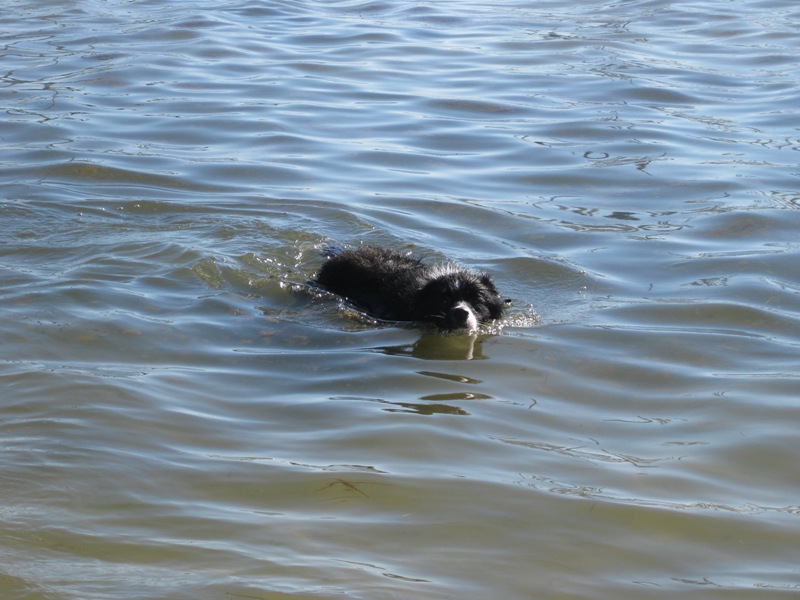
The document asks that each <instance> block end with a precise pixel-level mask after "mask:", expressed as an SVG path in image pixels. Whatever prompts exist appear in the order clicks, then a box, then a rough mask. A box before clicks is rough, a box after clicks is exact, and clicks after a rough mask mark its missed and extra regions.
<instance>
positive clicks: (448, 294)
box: [414, 271, 503, 331]
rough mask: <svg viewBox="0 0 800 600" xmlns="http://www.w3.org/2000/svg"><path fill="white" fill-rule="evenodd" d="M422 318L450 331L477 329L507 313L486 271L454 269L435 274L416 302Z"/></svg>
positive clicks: (415, 306)
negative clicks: (504, 312)
mask: <svg viewBox="0 0 800 600" xmlns="http://www.w3.org/2000/svg"><path fill="white" fill-rule="evenodd" d="M414 310H415V312H416V314H417V315H418V318H419V319H420V320H423V321H428V322H430V323H433V324H434V325H436V326H437V327H439V328H441V329H445V330H449V331H453V330H468V331H474V330H476V329H477V328H478V326H480V325H481V324H483V323H485V322H486V321H489V320H491V319H498V318H500V317H501V316H502V315H503V300H502V299H501V298H500V295H499V294H498V292H497V288H495V286H494V283H493V282H492V280H491V278H490V277H489V276H488V275H486V274H484V273H473V272H471V271H453V272H449V273H443V274H440V275H437V276H435V277H433V278H432V279H431V280H430V281H428V282H427V283H426V284H425V286H424V287H423V288H422V289H421V290H420V291H419V293H418V294H417V296H416V299H415V303H414Z"/></svg>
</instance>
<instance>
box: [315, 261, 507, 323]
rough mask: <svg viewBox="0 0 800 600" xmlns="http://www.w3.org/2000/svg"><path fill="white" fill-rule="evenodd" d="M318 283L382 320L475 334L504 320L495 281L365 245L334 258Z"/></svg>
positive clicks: (322, 270)
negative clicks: (474, 332) (429, 325)
mask: <svg viewBox="0 0 800 600" xmlns="http://www.w3.org/2000/svg"><path fill="white" fill-rule="evenodd" d="M315 281H316V283H317V284H318V285H319V286H321V287H323V288H325V289H326V290H328V291H329V292H333V293H334V294H337V295H339V296H343V297H344V298H345V299H347V300H348V301H350V302H351V303H352V304H354V305H355V306H357V307H358V308H361V309H363V310H364V311H365V312H366V313H368V314H370V315H372V316H373V317H376V318H379V319H385V320H389V321H422V322H426V323H430V324H433V325H435V326H436V327H438V328H439V329H442V330H445V331H475V330H477V329H478V327H479V326H480V325H482V324H483V323H486V322H487V321H489V320H491V319H499V318H500V317H501V316H502V315H503V308H504V304H505V303H504V301H503V300H502V299H501V298H500V295H499V293H498V292H497V288H496V287H495V285H494V282H493V281H492V279H491V277H490V276H489V275H488V274H486V273H476V272H474V271H469V270H466V269H462V268H460V267H458V266H456V265H453V264H443V265H428V264H425V263H424V262H423V261H421V260H420V259H419V258H416V257H414V256H412V255H410V254H402V253H400V252H397V251H395V250H390V249H387V248H379V247H377V246H362V247H360V248H357V249H355V250H347V251H344V252H341V253H339V254H334V255H333V256H331V258H330V259H329V260H328V261H327V262H326V263H325V264H324V265H323V266H322V269H321V270H320V272H319V273H318V274H317V277H316V280H315Z"/></svg>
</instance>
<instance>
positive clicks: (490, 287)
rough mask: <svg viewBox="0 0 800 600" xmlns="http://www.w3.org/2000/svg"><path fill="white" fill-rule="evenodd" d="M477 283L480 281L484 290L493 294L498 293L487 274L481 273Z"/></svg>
mask: <svg viewBox="0 0 800 600" xmlns="http://www.w3.org/2000/svg"><path fill="white" fill-rule="evenodd" d="M478 281H480V282H481V283H482V284H483V285H485V286H486V288H487V289H488V290H489V291H490V292H492V293H493V294H497V293H498V292H497V288H496V287H495V286H494V281H492V278H491V277H490V276H489V274H488V273H481V276H480V279H479V280H478Z"/></svg>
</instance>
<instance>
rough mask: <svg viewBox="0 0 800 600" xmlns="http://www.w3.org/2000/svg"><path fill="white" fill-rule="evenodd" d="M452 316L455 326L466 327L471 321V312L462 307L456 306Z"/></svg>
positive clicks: (451, 313)
mask: <svg viewBox="0 0 800 600" xmlns="http://www.w3.org/2000/svg"><path fill="white" fill-rule="evenodd" d="M450 316H451V317H452V319H453V324H454V325H459V326H462V327H463V326H464V324H466V322H467V320H468V319H469V311H468V310H467V309H466V308H462V307H461V306H456V307H455V308H454V309H453V310H452V311H451V312H450Z"/></svg>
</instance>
